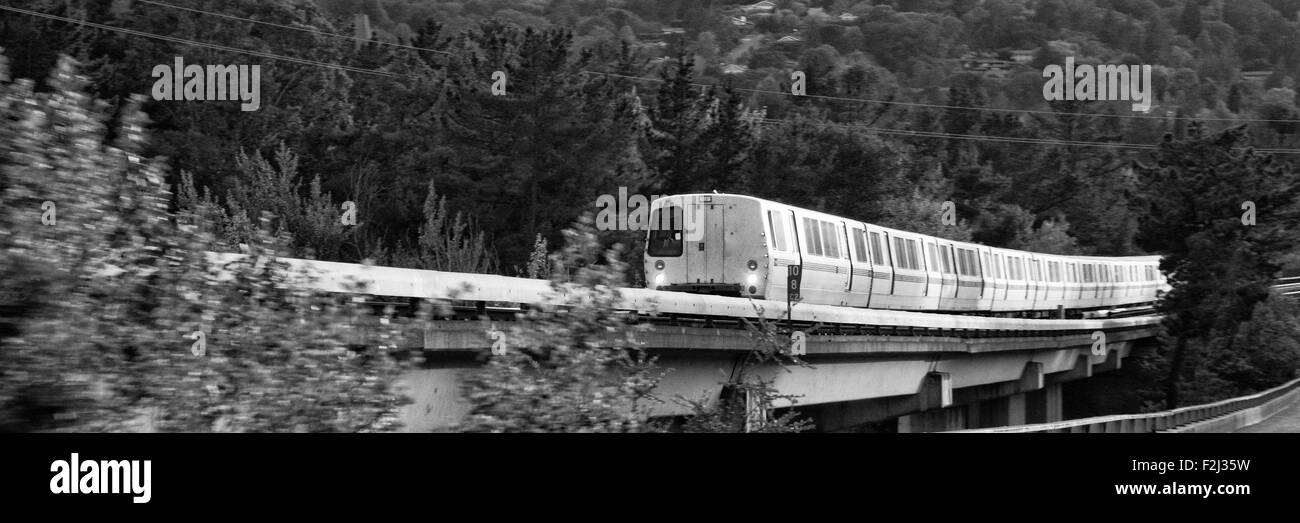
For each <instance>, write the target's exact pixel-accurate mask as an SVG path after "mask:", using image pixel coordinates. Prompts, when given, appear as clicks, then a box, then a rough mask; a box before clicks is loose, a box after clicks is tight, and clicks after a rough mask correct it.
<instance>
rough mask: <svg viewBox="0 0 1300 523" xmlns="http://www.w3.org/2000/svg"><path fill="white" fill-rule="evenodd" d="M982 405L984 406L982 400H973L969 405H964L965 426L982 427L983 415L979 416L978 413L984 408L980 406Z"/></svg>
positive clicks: (969, 427) (970, 427) (971, 427)
mask: <svg viewBox="0 0 1300 523" xmlns="http://www.w3.org/2000/svg"><path fill="white" fill-rule="evenodd" d="M983 406H984V402H982V401H973V402H971V403H970V404H969V405H966V428H968V429H980V428H984V425H983V423H984V420H983V417H982V416H980V414H981V413H982V411H983V410H984V409H983V408H981V407H983Z"/></svg>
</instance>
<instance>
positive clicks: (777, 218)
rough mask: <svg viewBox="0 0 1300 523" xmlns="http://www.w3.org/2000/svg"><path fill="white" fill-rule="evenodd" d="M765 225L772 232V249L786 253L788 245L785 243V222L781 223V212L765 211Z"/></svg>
mask: <svg viewBox="0 0 1300 523" xmlns="http://www.w3.org/2000/svg"><path fill="white" fill-rule="evenodd" d="M767 223H768V228H769V230H771V231H772V248H773V249H776V250H778V251H782V252H785V251H787V250H788V249H787V247H788V246H789V245H788V244H786V242H785V222H783V221H781V211H767Z"/></svg>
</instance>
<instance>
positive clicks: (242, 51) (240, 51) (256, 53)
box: [0, 5, 408, 78]
mask: <svg viewBox="0 0 1300 523" xmlns="http://www.w3.org/2000/svg"><path fill="white" fill-rule="evenodd" d="M0 9H2V10H5V11H12V12H15V13H21V14H26V15H31V16H38V17H41V18H48V19H50V20H58V21H60V22H68V23H73V24H79V25H84V26H87V27H93V28H95V29H102V30H105V31H114V32H119V33H125V34H129V35H134V36H142V37H145V38H153V39H155V40H163V41H167V42H173V43H178V44H184V45H193V46H198V47H207V48H209V49H216V50H218V51H226V52H229V53H238V54H245V55H250V56H257V57H260V58H268V59H271V60H281V61H285V62H291V63H296V64H301V65H314V66H316V67H326V68H330V69H338V70H340V71H349V72H353V73H361V74H372V75H377V76H386V77H390V78H393V77H408V76H407V75H400V74H396V73H390V72H387V71H379V70H375V69H362V68H360V67H352V66H348V65H340V64H331V63H328V62H317V61H314V60H307V59H303V58H294V57H292V56H282V55H278V54H273V53H266V52H262V51H252V50H248V49H239V48H235V47H226V46H224V45H218V44H210V43H207V42H197V41H194V40H186V39H184V38H177V37H174V36H165V35H159V34H154V33H146V32H144V31H136V30H134V29H127V28H124V27H113V26H111V25H104V24H97V23H95V22H90V21H86V20H77V19H75V18H66V17H62V16H58V15H52V14H47V13H42V12H39V11H29V10H27V9H20V8H17V7H10V6H6V5H0Z"/></svg>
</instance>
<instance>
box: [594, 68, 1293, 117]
mask: <svg viewBox="0 0 1300 523" xmlns="http://www.w3.org/2000/svg"><path fill="white" fill-rule="evenodd" d="M582 72H583V73H584V74H594V75H603V76H609V77H614V78H623V79H627V80H640V81H647V82H659V83H663V82H665V80H664V79H662V78H652V77H645V76H630V75H624V74H617V73H609V72H603V71H582ZM689 85H692V86H696V87H724V86H722V85H719V84H706V83H699V82H691V83H689ZM731 89H733V90H736V91H743V92H747V93H759V94H775V95H780V96H794V97H799V98H814V99H818V100H830V101H837V102H853V103H876V104H881V105H899V106H904V107H924V108H929V109H961V110H968V111H996V112H1005V113H1025V114H1041V115H1051V116H1091V117H1097V118H1132V119H1142V120H1200V121H1207V122H1265V123H1268V122H1277V123H1300V119H1297V120H1271V119H1263V118H1198V117H1192V116H1155V115H1149V114H1099V113H1078V112H1056V111H1045V110H1041V109H999V108H996V107H976V106H969V105H945V104H929V103H921V102H898V101H893V100H873V99H870V98H848V97H844V96H827V95H820V94H794V93H789V92H785V91H771V90H766V89H751V88H748V87H731Z"/></svg>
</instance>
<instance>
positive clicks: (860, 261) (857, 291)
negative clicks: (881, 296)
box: [848, 224, 875, 307]
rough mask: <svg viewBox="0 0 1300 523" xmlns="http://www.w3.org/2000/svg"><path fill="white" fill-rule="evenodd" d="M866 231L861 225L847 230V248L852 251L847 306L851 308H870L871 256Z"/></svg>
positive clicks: (872, 279)
mask: <svg viewBox="0 0 1300 523" xmlns="http://www.w3.org/2000/svg"><path fill="white" fill-rule="evenodd" d="M867 244H868V242H867V231H866V229H865V228H863V227H862V225H861V224H854V225H853V226H852V227H850V228H849V246H850V250H851V251H852V256H851V257H852V262H853V272H852V273H851V274H850V275H849V277H850V278H851V279H852V282H850V284H849V300H848V301H849V305H850V306H853V307H870V306H871V287H872V284H873V283H874V280H875V278H872V272H873V271H872V266H871V255H870V254H869V251H868V249H867Z"/></svg>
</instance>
